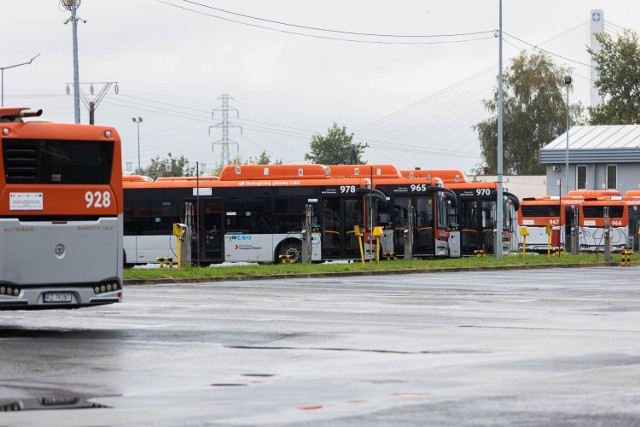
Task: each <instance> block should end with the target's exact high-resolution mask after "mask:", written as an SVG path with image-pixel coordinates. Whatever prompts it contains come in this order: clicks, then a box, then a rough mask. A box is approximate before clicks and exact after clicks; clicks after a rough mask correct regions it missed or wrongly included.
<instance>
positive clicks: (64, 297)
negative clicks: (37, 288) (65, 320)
mask: <svg viewBox="0 0 640 427" xmlns="http://www.w3.org/2000/svg"><path fill="white" fill-rule="evenodd" d="M43 301H44V302H71V301H73V297H72V295H71V292H45V293H44V295H43Z"/></svg>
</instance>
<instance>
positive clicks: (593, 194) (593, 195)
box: [567, 190, 620, 199]
mask: <svg viewBox="0 0 640 427" xmlns="http://www.w3.org/2000/svg"><path fill="white" fill-rule="evenodd" d="M619 195H620V192H619V191H618V190H572V191H569V192H568V193H567V196H569V197H572V196H574V197H575V196H577V197H583V198H585V199H597V198H598V197H611V196H619Z"/></svg>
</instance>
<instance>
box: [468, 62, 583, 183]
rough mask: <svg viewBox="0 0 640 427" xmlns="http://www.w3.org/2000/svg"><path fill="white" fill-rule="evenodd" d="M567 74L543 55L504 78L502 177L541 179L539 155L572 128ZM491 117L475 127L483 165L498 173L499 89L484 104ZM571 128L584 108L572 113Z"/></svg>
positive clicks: (577, 107) (511, 68)
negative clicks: (540, 151) (566, 95)
mask: <svg viewBox="0 0 640 427" xmlns="http://www.w3.org/2000/svg"><path fill="white" fill-rule="evenodd" d="M568 71H569V70H568V69H566V68H562V67H558V66H556V65H555V64H554V63H553V61H551V59H550V58H549V57H548V56H547V55H545V54H544V53H534V54H532V55H530V56H529V55H528V54H527V53H526V52H523V53H521V54H520V55H519V56H517V57H516V58H514V59H513V60H512V61H511V64H510V66H509V67H508V68H507V70H506V71H505V72H504V74H503V112H502V119H503V172H504V173H505V174H520V175H538V174H542V173H544V166H542V165H541V164H540V163H539V162H538V151H539V150H540V148H541V147H543V146H544V145H545V144H548V143H549V142H551V141H553V140H554V139H555V138H556V137H558V136H559V135H560V134H562V133H563V132H564V131H565V130H566V127H567V119H566V117H567V116H566V115H567V105H566V100H565V97H564V96H563V93H564V91H565V87H564V79H563V76H564V75H566V74H567V73H568ZM483 102H484V105H485V108H486V109H487V111H488V112H489V113H491V115H492V116H491V117H490V118H488V119H487V120H484V121H482V122H480V123H478V124H476V125H475V126H474V127H473V128H474V130H475V131H476V132H478V138H479V139H480V147H481V152H482V157H483V159H484V162H486V164H487V166H488V167H489V173H491V174H495V173H497V170H498V158H497V157H498V150H497V145H498V88H497V87H496V88H494V94H493V98H492V99H490V100H484V101H483ZM569 111H570V115H571V117H572V123H575V121H576V120H577V118H578V117H579V116H580V114H581V112H582V107H581V105H580V104H575V105H572V106H571V108H570V110H569Z"/></svg>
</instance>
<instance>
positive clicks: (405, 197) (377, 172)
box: [329, 164, 456, 258]
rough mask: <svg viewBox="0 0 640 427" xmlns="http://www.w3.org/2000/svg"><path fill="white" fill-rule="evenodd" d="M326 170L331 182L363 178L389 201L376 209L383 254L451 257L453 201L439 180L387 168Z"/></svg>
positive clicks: (453, 195)
mask: <svg viewBox="0 0 640 427" xmlns="http://www.w3.org/2000/svg"><path fill="white" fill-rule="evenodd" d="M329 169H330V174H331V176H332V177H335V178H354V177H357V176H367V177H368V178H369V179H370V180H371V185H372V188H374V189H376V190H379V191H380V192H381V193H382V194H383V195H384V197H386V198H387V199H388V200H389V202H388V203H386V205H382V206H380V207H379V209H378V218H377V223H378V225H379V226H381V227H383V228H384V230H383V233H384V235H383V238H382V250H383V253H385V254H387V255H392V256H399V257H405V256H407V255H408V254H407V253H406V252H407V251H409V250H410V252H411V256H412V257H420V258H425V257H448V256H450V255H451V251H450V246H449V231H450V230H449V226H450V218H449V214H448V206H455V203H456V197H455V194H454V193H453V192H452V191H451V190H449V189H447V188H445V187H444V186H443V184H442V180H440V179H438V178H435V177H434V178H429V179H428V180H427V179H426V178H425V177H411V178H408V177H405V176H403V175H402V172H401V171H400V170H399V169H398V168H397V167H396V166H394V165H388V164H381V165H377V164H376V165H337V166H329ZM409 232H410V233H409ZM407 245H409V246H407Z"/></svg>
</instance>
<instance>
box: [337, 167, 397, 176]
mask: <svg viewBox="0 0 640 427" xmlns="http://www.w3.org/2000/svg"><path fill="white" fill-rule="evenodd" d="M329 174H330V175H331V177H332V178H402V173H401V172H400V170H399V169H398V168H397V167H396V166H395V165H388V164H373V165H330V166H329Z"/></svg>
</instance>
